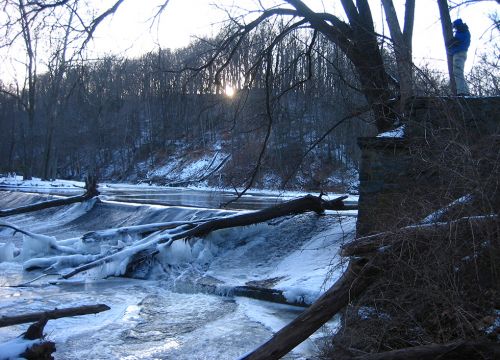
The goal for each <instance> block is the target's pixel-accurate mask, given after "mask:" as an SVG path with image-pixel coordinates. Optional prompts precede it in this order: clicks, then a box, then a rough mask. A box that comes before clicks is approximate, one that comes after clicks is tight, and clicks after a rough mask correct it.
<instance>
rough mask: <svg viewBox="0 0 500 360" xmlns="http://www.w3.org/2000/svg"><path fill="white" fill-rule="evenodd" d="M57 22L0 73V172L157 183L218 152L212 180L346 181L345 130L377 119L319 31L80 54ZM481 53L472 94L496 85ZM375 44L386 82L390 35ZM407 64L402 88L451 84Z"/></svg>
mask: <svg viewBox="0 0 500 360" xmlns="http://www.w3.org/2000/svg"><path fill="white" fill-rule="evenodd" d="M63 20H65V21H66V22H63ZM63 20H58V21H55V20H54V19H50V18H48V17H47V18H46V19H44V21H45V22H46V23H44V24H42V25H43V29H42V30H43V31H52V32H51V33H50V34H53V33H54V32H55V30H54V24H57V25H58V26H59V28H58V29H57V31H59V33H58V35H57V32H56V35H57V37H55V39H56V40H57V41H56V40H54V41H53V43H52V45H51V48H50V49H51V51H52V53H50V54H49V55H50V56H49V57H48V60H47V62H48V66H47V69H48V70H47V71H44V72H40V73H37V72H33V73H32V74H31V75H32V80H35V79H36V83H35V82H33V84H36V86H31V87H29V81H28V82H27V81H25V82H24V85H23V83H22V82H19V83H0V87H1V89H2V91H1V92H0V151H1V153H2V154H3V156H2V157H1V158H0V172H2V173H12V172H18V173H21V174H23V175H25V174H28V175H29V174H32V175H34V176H38V177H41V178H42V179H55V178H64V179H82V178H83V177H84V176H85V175H86V174H94V175H96V176H98V177H99V178H102V179H105V180H122V181H123V180H128V181H148V182H155V183H160V184H168V183H171V182H172V179H168V180H166V179H164V178H163V177H162V176H161V175H160V176H156V175H155V172H154V170H155V169H156V168H158V167H160V166H162V165H165V164H167V163H168V162H171V161H173V159H178V158H182V159H183V160H184V161H183V162H184V163H185V162H189V161H195V160H197V159H198V158H200V157H202V156H208V157H210V158H212V157H213V156H214V155H216V154H217V153H220V154H221V157H222V155H223V156H224V158H226V157H227V160H228V161H227V163H225V164H224V166H223V168H222V169H221V170H219V171H218V176H213V177H212V178H211V179H210V180H209V184H210V185H212V186H219V187H241V186H246V185H247V184H249V183H250V182H251V183H252V184H253V185H255V186H258V187H275V188H284V187H285V188H286V187H287V188H307V189H316V190H318V189H332V188H336V189H337V190H340V189H344V190H345V189H347V188H348V184H349V182H350V181H352V179H353V178H356V176H357V172H356V171H357V169H358V166H359V160H360V152H359V149H358V145H357V143H356V139H357V138H358V137H360V136H368V135H373V134H375V133H376V127H375V126H374V124H375V118H374V116H373V114H372V113H371V112H370V111H369V110H370V109H369V108H366V105H365V104H366V100H365V98H364V97H363V95H362V92H363V91H362V87H363V86H362V84H361V83H360V79H359V77H358V75H357V73H356V68H355V66H354V65H353V63H352V61H351V59H350V58H349V57H348V56H347V55H346V54H345V52H344V51H343V50H342V49H341V48H340V47H339V46H338V45H337V44H336V43H335V42H332V41H331V40H330V39H329V38H328V37H327V36H325V35H324V34H322V33H320V32H319V33H318V32H311V31H310V30H309V29H301V28H297V29H292V30H293V31H291V30H289V29H288V26H289V24H287V23H286V22H284V21H283V20H281V21H273V22H271V21H265V22H264V23H263V24H262V26H261V27H259V28H258V29H256V30H255V31H252V32H249V33H248V34H247V35H246V36H245V37H244V38H241V39H240V40H237V39H232V40H231V41H229V42H227V43H226V46H227V49H224V50H223V51H219V50H217V46H218V45H217V46H215V45H214V44H221V43H224V41H226V40H225V39H226V37H227V31H228V29H229V28H222V29H221V30H220V34H219V35H217V36H215V37H214V38H204V39H199V40H196V41H194V42H193V43H191V44H190V45H189V46H187V47H185V48H182V49H177V50H170V49H157V50H153V51H151V52H149V53H147V54H144V55H143V56H141V57H139V58H133V59H128V58H122V57H119V56H116V55H110V56H107V57H104V58H100V59H83V58H81V57H78V56H76V55H75V54H73V53H72V51H75V50H74V49H73V50H72V49H71V48H70V46H69V45H68V42H70V41H71V40H72V39H73V38H74V37H75V35H74V34H73V33H71V32H69V31H68V29H69V28H70V26H71V24H72V21H73V22H74V20H73V19H72V18H70V19H63ZM51 21H52V22H53V23H51ZM42 25H37V26H42ZM33 26H34V25H33ZM51 26H52V27H51ZM46 28H49V29H46ZM51 29H52V30H51ZM42 30H40V29H38V30H37V31H39V32H41V31H42ZM283 33H287V34H288V33H290V34H291V35H290V36H287V37H282V35H280V34H283ZM52 36H54V35H52ZM277 39H279V42H278V41H277ZM73 41H74V39H73ZM382 41H384V42H385V40H382ZM235 43H237V46H236V44H235ZM70 44H71V42H70ZM266 47H268V48H271V49H272V53H270V54H271V55H269V56H268V55H265V56H264V55H263V54H264V52H263V50H262V49H263V48H264V49H265V48H266ZM71 50H72V51H71ZM492 50H493V52H491V51H489V52H485V53H484V54H483V55H481V56H482V58H481V60H480V61H479V62H478V65H477V66H475V67H474V69H473V70H472V72H471V73H470V74H468V76H467V80H468V82H469V83H470V86H471V88H472V89H473V92H474V94H475V95H478V96H490V95H498V94H499V93H500V89H499V85H498V66H497V65H498V64H497V62H498V58H496V59H495V56H496V55H495V54H498V47H497V48H495V47H493V49H492ZM381 54H382V56H383V62H384V63H385V67H386V70H387V73H388V74H389V75H390V76H391V77H393V78H397V76H398V75H397V73H398V66H397V58H396V56H395V52H394V48H393V46H392V44H391V43H389V42H387V43H382V44H381ZM39 57H40V55H39ZM414 72H415V78H414V95H442V94H447V93H449V88H448V82H447V79H446V77H444V76H443V75H442V74H440V73H439V72H436V71H435V70H432V67H428V68H421V69H417V68H415V69H414ZM392 86H397V84H396V85H392ZM30 89H31V90H30ZM227 89H229V90H230V91H231V92H233V91H234V93H231V96H229V95H228V94H226V90H227ZM395 99H396V100H397V98H395ZM28 177H29V176H28Z"/></svg>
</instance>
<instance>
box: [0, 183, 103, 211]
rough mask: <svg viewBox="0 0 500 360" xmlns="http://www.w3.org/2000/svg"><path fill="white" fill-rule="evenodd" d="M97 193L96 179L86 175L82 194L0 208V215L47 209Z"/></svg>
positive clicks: (76, 201)
mask: <svg viewBox="0 0 500 360" xmlns="http://www.w3.org/2000/svg"><path fill="white" fill-rule="evenodd" d="M98 195H99V191H97V181H96V179H95V178H92V177H88V178H87V179H85V193H84V194H83V195H78V196H70V197H67V198H63V199H55V200H48V201H41V202H38V203H36V204H31V205H26V206H20V207H17V208H14V209H4V210H0V217H5V216H11V215H19V214H24V213H28V212H33V211H38V210H44V209H49V208H53V207H58V206H64V205H71V204H74V203H78V202H83V201H87V200H90V199H92V198H93V197H96V196H98Z"/></svg>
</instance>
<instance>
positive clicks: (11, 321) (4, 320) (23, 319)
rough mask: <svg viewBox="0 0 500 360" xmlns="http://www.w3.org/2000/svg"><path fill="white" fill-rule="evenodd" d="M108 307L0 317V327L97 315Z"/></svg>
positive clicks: (75, 308)
mask: <svg viewBox="0 0 500 360" xmlns="http://www.w3.org/2000/svg"><path fill="white" fill-rule="evenodd" d="M109 309H110V308H109V306H107V305H104V304H98V305H83V306H78V307H71V308H66V309H54V310H49V311H41V312H36V313H30V314H22V315H15V316H1V317H0V327H5V326H12V325H18V324H25V323H29V322H35V321H40V320H41V319H43V318H46V319H47V320H51V319H60V318H63V317H69V316H80V315H88V314H97V313H100V312H103V311H107V310H109Z"/></svg>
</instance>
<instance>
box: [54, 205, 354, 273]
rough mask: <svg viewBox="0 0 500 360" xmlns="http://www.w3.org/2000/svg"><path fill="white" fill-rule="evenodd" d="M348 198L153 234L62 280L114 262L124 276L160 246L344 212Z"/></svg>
mask: <svg viewBox="0 0 500 360" xmlns="http://www.w3.org/2000/svg"><path fill="white" fill-rule="evenodd" d="M346 198H347V196H341V197H339V198H336V199H334V200H331V201H326V200H323V199H322V198H321V197H316V196H312V195H306V196H304V197H301V198H298V199H294V200H290V201H287V202H284V203H282V204H278V205H275V206H271V207H269V208H266V209H263V210H258V211H253V212H248V213H244V214H238V215H232V216H228V217H223V218H215V219H209V220H207V221H205V222H201V223H199V224H196V223H186V224H184V225H182V226H179V227H177V228H174V229H171V231H165V232H161V233H153V234H151V235H149V236H148V237H147V238H145V239H143V240H141V241H139V242H136V243H134V244H133V245H131V246H128V247H126V248H125V249H123V250H121V251H118V252H116V253H114V254H112V255H109V256H105V257H102V258H101V259H98V260H96V261H93V262H91V263H88V264H85V265H82V266H80V267H77V268H76V269H74V270H73V271H71V272H69V273H67V274H65V275H63V276H62V278H63V279H69V278H71V277H73V276H75V275H76V274H79V273H81V272H83V271H86V270H89V269H92V268H94V267H97V266H101V265H104V264H107V263H110V262H113V261H120V263H121V265H120V266H119V268H120V269H122V270H123V272H122V274H123V273H125V271H126V268H127V267H128V266H131V267H133V266H134V264H135V262H137V261H139V262H140V261H143V260H144V256H142V254H143V253H147V256H148V257H152V256H155V255H157V254H158V253H159V250H158V248H157V245H161V244H163V246H169V245H170V244H172V242H173V241H176V240H181V239H188V238H192V237H202V236H205V235H207V234H209V233H210V232H212V231H215V230H222V229H227V228H232V227H239V226H247V225H253V224H258V223H261V222H265V221H269V220H272V219H275V218H279V217H282V216H287V215H292V214H300V213H304V212H308V211H314V212H316V213H318V214H321V213H323V212H324V211H325V210H342V209H343V208H344V203H343V200H344V199H346ZM130 259H131V260H130ZM124 267H125V268H124ZM116 275H120V274H116Z"/></svg>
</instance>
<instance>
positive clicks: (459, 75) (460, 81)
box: [448, 19, 470, 96]
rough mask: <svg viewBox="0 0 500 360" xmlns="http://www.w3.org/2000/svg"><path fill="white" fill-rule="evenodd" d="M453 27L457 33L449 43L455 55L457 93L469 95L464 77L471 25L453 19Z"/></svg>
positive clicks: (450, 49) (449, 48) (449, 49)
mask: <svg viewBox="0 0 500 360" xmlns="http://www.w3.org/2000/svg"><path fill="white" fill-rule="evenodd" d="M453 29H454V30H455V35H454V36H453V38H452V39H451V40H450V41H449V43H448V53H449V54H450V55H451V56H453V76H454V78H455V83H456V84H457V95H459V96H463V95H469V87H468V86H467V83H466V82H465V77H464V65H465V60H467V50H468V49H469V46H470V32H469V27H468V26H467V24H465V23H464V22H463V21H462V19H457V20H455V21H453Z"/></svg>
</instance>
